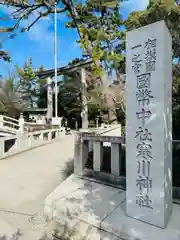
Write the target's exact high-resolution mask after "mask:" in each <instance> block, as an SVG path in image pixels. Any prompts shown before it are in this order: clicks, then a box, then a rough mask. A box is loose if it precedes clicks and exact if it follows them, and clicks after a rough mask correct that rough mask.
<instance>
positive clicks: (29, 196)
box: [0, 136, 74, 240]
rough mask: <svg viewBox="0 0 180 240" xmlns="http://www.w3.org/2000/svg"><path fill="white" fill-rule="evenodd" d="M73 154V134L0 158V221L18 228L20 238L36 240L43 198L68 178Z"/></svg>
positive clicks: (40, 224) (40, 222) (41, 221)
mask: <svg viewBox="0 0 180 240" xmlns="http://www.w3.org/2000/svg"><path fill="white" fill-rule="evenodd" d="M73 154H74V136H65V137H64V139H61V140H59V141H56V142H53V143H50V144H48V145H45V146H42V147H38V148H36V149H33V150H30V151H27V152H24V153H21V154H18V155H16V156H13V157H10V158H7V159H4V160H1V161H0V220H2V219H3V220H4V221H6V222H7V223H8V224H9V225H11V226H12V227H13V228H19V229H21V232H22V233H23V234H24V235H23V236H22V237H20V239H26V240H34V239H37V238H36V235H37V232H39V230H40V229H41V228H43V226H42V224H43V220H42V219H43V217H42V212H43V207H44V199H45V198H46V197H47V196H48V195H49V194H50V193H51V192H52V191H53V190H54V189H55V188H56V187H57V186H58V185H59V184H60V183H61V182H62V181H63V180H64V179H66V178H67V175H68V171H70V170H71V169H70V168H71V167H72V161H71V159H72V157H73ZM0 224H1V222H0ZM0 230H1V226H0ZM37 230H38V231H37ZM33 234H34V235H33ZM33 236H34V237H33Z"/></svg>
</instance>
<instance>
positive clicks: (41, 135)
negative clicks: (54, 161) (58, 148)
mask: <svg viewBox="0 0 180 240" xmlns="http://www.w3.org/2000/svg"><path fill="white" fill-rule="evenodd" d="M39 140H41V141H42V140H43V133H40V136H39Z"/></svg>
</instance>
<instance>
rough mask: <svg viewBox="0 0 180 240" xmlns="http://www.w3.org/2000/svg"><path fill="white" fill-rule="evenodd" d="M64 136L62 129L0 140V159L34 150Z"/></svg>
mask: <svg viewBox="0 0 180 240" xmlns="http://www.w3.org/2000/svg"><path fill="white" fill-rule="evenodd" d="M63 135H64V132H63V131H62V129H48V130H41V131H37V132H31V133H24V134H21V133H19V134H16V135H12V136H8V137H1V138H0V159H3V158H6V157H9V156H12V155H14V154H17V153H20V152H23V151H26V150H29V149H32V148H36V147H38V146H41V145H44V144H47V143H49V142H50V141H52V140H57V139H59V138H61V137H62V136H63Z"/></svg>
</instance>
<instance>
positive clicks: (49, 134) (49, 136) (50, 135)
mask: <svg viewBox="0 0 180 240" xmlns="http://www.w3.org/2000/svg"><path fill="white" fill-rule="evenodd" d="M51 139H52V132H48V141H51Z"/></svg>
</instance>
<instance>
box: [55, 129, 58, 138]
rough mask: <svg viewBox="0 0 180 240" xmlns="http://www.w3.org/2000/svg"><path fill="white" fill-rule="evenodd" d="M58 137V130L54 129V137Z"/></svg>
mask: <svg viewBox="0 0 180 240" xmlns="http://www.w3.org/2000/svg"><path fill="white" fill-rule="evenodd" d="M58 137H59V131H58V130H56V131H55V138H58Z"/></svg>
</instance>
